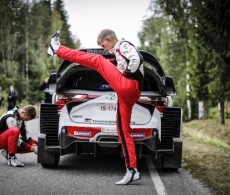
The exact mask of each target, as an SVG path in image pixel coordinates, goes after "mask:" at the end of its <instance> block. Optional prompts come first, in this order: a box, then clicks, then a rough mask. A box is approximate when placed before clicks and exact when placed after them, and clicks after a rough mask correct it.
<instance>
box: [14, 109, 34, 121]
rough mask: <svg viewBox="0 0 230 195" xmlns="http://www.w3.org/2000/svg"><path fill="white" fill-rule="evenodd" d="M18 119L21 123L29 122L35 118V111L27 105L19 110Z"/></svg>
mask: <svg viewBox="0 0 230 195" xmlns="http://www.w3.org/2000/svg"><path fill="white" fill-rule="evenodd" d="M18 112H19V117H20V119H21V120H22V121H29V120H32V119H34V118H35V117H36V109H35V107H34V106H32V105H27V106H24V107H22V108H20V109H19V111H18Z"/></svg>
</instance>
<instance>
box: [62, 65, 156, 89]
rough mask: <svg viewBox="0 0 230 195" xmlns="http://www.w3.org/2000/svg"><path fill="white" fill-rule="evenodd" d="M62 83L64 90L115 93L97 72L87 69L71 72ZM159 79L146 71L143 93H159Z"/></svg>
mask: <svg viewBox="0 0 230 195" xmlns="http://www.w3.org/2000/svg"><path fill="white" fill-rule="evenodd" d="M64 80H65V81H64V83H62V89H80V90H90V91H113V89H112V88H111V87H110V85H109V84H108V83H107V81H106V80H105V79H104V78H103V77H102V76H101V75H100V74H99V73H98V72H96V71H94V70H91V69H87V70H86V69H85V70H84V71H79V72H78V71H76V69H75V70H73V69H72V70H71V71H70V72H68V73H67V74H66V78H65V79H64ZM159 88H160V87H159V78H158V76H156V75H155V74H153V72H152V71H149V70H145V80H144V87H143V90H142V91H158V92H160V89H159Z"/></svg>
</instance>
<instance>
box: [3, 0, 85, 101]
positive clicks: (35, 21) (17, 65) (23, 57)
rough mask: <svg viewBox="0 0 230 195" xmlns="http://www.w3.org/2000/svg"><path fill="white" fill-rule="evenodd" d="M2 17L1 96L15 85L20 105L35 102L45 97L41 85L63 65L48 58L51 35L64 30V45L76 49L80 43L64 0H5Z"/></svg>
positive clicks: (62, 32)
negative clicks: (69, 23)
mask: <svg viewBox="0 0 230 195" xmlns="http://www.w3.org/2000/svg"><path fill="white" fill-rule="evenodd" d="M0 17H1V20H0V68H1V70H2V71H1V73H0V86H1V90H2V91H1V93H3V94H6V91H8V88H9V86H10V85H11V84H13V85H15V89H16V90H17V93H18V100H19V101H18V103H20V102H21V101H22V100H23V101H26V102H28V103H35V102H37V101H39V100H40V99H41V98H42V96H43V93H41V92H39V91H38V90H37V88H38V85H39V84H40V83H42V82H43V81H44V80H45V78H46V77H47V76H48V75H49V73H50V71H51V70H57V69H58V66H59V64H60V63H61V60H59V61H58V60H57V59H53V58H50V57H48V56H47V53H46V51H47V46H48V44H49V41H50V37H51V35H52V34H53V33H54V32H55V31H56V30H60V32H61V34H62V39H63V43H64V44H67V45H69V46H70V47H73V48H74V47H75V48H76V47H79V46H80V41H79V40H74V39H73V38H72V36H71V33H70V31H69V28H70V26H69V25H68V22H67V21H68V16H67V13H66V11H65V9H64V4H63V1H62V0H57V1H54V3H53V5H52V4H51V1H50V0H32V1H24V0H1V1H0ZM5 101H6V98H5Z"/></svg>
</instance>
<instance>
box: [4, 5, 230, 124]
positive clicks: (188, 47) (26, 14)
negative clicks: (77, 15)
mask: <svg viewBox="0 0 230 195" xmlns="http://www.w3.org/2000/svg"><path fill="white" fill-rule="evenodd" d="M229 10H230V1H229V0H219V1H215V0H202V1H198V0H174V1H164V0H152V1H151V3H150V5H149V11H150V12H151V14H150V17H148V18H147V19H145V20H143V28H142V30H141V31H140V32H139V33H138V37H139V40H140V47H139V49H142V50H146V51H149V52H151V53H152V54H154V55H155V56H156V57H157V58H158V60H159V61H160V63H161V65H162V66H163V69H164V70H165V73H166V74H167V75H170V76H172V77H173V80H174V84H175V87H176V90H177V96H175V97H174V98H173V102H174V106H178V107H182V108H183V112H184V114H183V119H184V121H189V120H192V119H196V118H200V117H201V118H203V119H207V118H216V119H218V120H219V122H220V124H225V119H226V118H229V117H230V111H229V100H230V76H229V75H230V28H229V26H230V11H229ZM0 18H1V20H0V69H1V72H0V92H1V94H2V95H3V96H4V98H5V101H4V103H3V107H4V106H6V104H7V101H6V99H7V93H8V89H9V86H10V85H11V84H13V85H14V86H15V88H16V90H17V94H18V103H19V104H27V103H32V104H34V103H36V102H39V101H41V100H42V99H43V98H44V94H43V93H42V92H41V91H39V90H38V86H39V85H40V84H41V83H42V82H43V81H44V80H45V78H47V77H48V76H49V74H50V72H51V71H53V70H57V69H58V67H59V66H60V64H61V60H60V59H58V58H50V57H48V56H47V53H46V50H47V46H48V44H49V41H50V36H51V35H52V33H53V32H55V31H56V30H57V29H59V30H60V31H61V33H62V36H61V38H62V40H61V42H62V44H63V45H68V46H69V47H72V48H80V47H81V41H80V40H78V39H76V38H74V37H73V36H72V34H71V32H70V26H69V24H68V13H67V12H66V11H65V9H64V1H63V0H56V1H52V3H51V1H50V0H32V1H28V0H27V1H25V0H1V1H0ZM86 33H87V32H86ZM198 105H201V107H202V108H203V110H202V115H201V116H200V113H199V106H198Z"/></svg>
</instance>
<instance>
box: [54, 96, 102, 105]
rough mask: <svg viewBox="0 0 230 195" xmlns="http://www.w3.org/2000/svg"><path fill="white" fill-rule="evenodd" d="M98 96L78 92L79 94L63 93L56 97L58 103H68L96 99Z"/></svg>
mask: <svg viewBox="0 0 230 195" xmlns="http://www.w3.org/2000/svg"><path fill="white" fill-rule="evenodd" d="M96 97H98V96H95V95H85V94H77V95H63V94H57V95H56V97H55V102H56V104H67V103H69V102H79V101H82V100H88V99H94V98H96Z"/></svg>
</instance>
